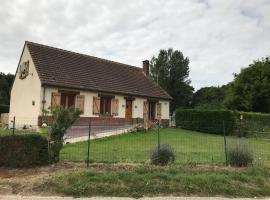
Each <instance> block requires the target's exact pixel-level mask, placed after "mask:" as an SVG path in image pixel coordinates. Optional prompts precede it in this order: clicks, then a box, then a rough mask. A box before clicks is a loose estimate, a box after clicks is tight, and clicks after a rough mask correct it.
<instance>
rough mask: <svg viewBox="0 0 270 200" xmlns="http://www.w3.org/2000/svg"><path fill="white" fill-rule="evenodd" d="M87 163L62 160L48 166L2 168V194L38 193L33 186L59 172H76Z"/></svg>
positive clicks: (0, 185) (0, 174)
mask: <svg viewBox="0 0 270 200" xmlns="http://www.w3.org/2000/svg"><path fill="white" fill-rule="evenodd" d="M82 168H85V164H83V163H82V164H81V163H69V162H60V163H58V164H55V165H50V166H46V167H33V168H20V169H8V168H0V194H2V195H3V194H4V195H7V194H23V195H32V194H36V192H35V191H33V188H35V187H36V186H38V185H40V184H42V183H43V182H44V181H46V180H47V179H48V178H50V177H52V176H55V175H57V174H62V173H68V172H75V171H78V170H80V169H82Z"/></svg>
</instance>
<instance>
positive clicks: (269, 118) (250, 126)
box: [235, 112, 270, 137]
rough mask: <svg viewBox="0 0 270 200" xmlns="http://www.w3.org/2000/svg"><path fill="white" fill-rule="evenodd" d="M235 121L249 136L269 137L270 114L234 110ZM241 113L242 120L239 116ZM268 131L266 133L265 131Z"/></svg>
mask: <svg viewBox="0 0 270 200" xmlns="http://www.w3.org/2000/svg"><path fill="white" fill-rule="evenodd" d="M235 115H236V123H237V125H238V126H239V125H240V126H241V125H242V126H244V127H245V128H246V129H247V131H248V135H249V136H254V135H256V136H259V135H261V136H267V137H270V134H269V133H270V114H265V113H255V112H236V113H235ZM241 115H242V120H241V119H240V116H241ZM267 132H268V133H267Z"/></svg>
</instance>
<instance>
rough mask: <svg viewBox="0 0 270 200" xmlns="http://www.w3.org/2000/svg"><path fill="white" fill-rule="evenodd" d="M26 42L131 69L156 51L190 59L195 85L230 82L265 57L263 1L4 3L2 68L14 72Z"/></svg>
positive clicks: (0, 13)
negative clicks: (169, 51)
mask: <svg viewBox="0 0 270 200" xmlns="http://www.w3.org/2000/svg"><path fill="white" fill-rule="evenodd" d="M25 40H30V41H34V42H39V43H43V44H48V45H52V46H56V47H60V48H65V49H69V50H73V51H77V52H82V53H86V54H91V55H95V56H98V57H102V58H107V59H112V60H116V61H120V62H124V63H128V64H132V65H136V66H141V61H142V60H144V59H147V58H148V59H150V58H151V57H152V56H153V55H157V53H158V52H159V50H160V49H161V48H165V49H167V48H169V47H172V48H174V49H178V50H181V51H182V52H183V53H184V55H185V56H188V57H189V58H190V71H191V73H190V77H191V79H192V84H193V85H194V86H195V88H199V87H202V86H210V85H222V84H225V83H227V82H228V81H231V80H232V78H233V76H232V73H234V72H239V70H240V68H241V67H244V66H247V65H248V64H249V63H251V62H252V60H254V59H257V58H260V57H263V56H266V55H269V51H270V2H269V1H268V0H246V1H243V0H240V1H234V0H218V1H217V0H208V1H207V0H193V1H191V0H183V1H178V0H170V1H166V0H159V1H158V0H148V1H145V0H137V1H126V0H114V1H110V0H99V1H98V0H94V1H86V0H80V1H72V0H67V1H66V0H61V1H53V0H40V1H35V0H27V1H26V0H23V1H22V0H13V1H11V0H3V1H1V7H0V44H1V46H0V71H3V72H6V73H7V72H11V73H14V72H15V70H16V67H17V63H18V59H19V56H20V53H21V50H22V46H23V43H24V41H25Z"/></svg>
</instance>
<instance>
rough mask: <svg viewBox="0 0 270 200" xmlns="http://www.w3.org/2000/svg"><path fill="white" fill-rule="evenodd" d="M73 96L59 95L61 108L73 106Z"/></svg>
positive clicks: (67, 94)
mask: <svg viewBox="0 0 270 200" xmlns="http://www.w3.org/2000/svg"><path fill="white" fill-rule="evenodd" d="M75 96H76V95H75V94H69V93H61V106H63V107H64V108H69V107H71V106H75Z"/></svg>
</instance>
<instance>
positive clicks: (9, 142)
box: [0, 133, 49, 167]
mask: <svg viewBox="0 0 270 200" xmlns="http://www.w3.org/2000/svg"><path fill="white" fill-rule="evenodd" d="M48 163H49V153H48V140H47V139H46V138H44V137H42V136H40V135H38V134H33V133H32V134H20V135H14V136H13V135H1V136H0V166H5V167H28V166H35V165H44V164H48Z"/></svg>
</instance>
